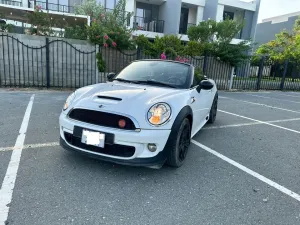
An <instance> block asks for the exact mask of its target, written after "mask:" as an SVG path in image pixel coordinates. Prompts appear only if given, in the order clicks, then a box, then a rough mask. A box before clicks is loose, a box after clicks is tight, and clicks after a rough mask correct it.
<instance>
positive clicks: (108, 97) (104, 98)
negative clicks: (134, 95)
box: [97, 95, 122, 102]
mask: <svg viewBox="0 0 300 225" xmlns="http://www.w3.org/2000/svg"><path fill="white" fill-rule="evenodd" d="M97 98H98V99H103V100H113V101H118V102H120V101H122V99H121V98H117V97H110V96H103V95H98V96H97Z"/></svg>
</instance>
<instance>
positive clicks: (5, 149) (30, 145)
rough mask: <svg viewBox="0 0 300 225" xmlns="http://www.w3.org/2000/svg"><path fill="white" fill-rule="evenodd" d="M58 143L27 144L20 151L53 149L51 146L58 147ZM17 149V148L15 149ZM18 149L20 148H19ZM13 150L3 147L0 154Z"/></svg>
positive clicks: (12, 148)
mask: <svg viewBox="0 0 300 225" xmlns="http://www.w3.org/2000/svg"><path fill="white" fill-rule="evenodd" d="M58 145H59V143H58V142H48V143H39V144H28V145H24V146H23V148H22V150H25V149H31V148H43V147H53V146H58ZM17 149H18V148H17ZM19 149H20V148H19ZM12 150H14V147H4V148H0V152H7V151H12Z"/></svg>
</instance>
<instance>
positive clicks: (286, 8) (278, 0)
mask: <svg viewBox="0 0 300 225" xmlns="http://www.w3.org/2000/svg"><path fill="white" fill-rule="evenodd" d="M293 12H300V0H261V3H260V11H259V15H258V23H261V20H262V19H266V18H269V17H274V16H280V15H283V14H287V13H293Z"/></svg>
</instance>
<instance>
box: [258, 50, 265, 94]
mask: <svg viewBox="0 0 300 225" xmlns="http://www.w3.org/2000/svg"><path fill="white" fill-rule="evenodd" d="M264 61H265V57H264V56H263V57H261V60H260V64H259V69H258V75H257V76H258V79H257V83H256V90H259V89H260V83H261V78H262V73H263V69H264Z"/></svg>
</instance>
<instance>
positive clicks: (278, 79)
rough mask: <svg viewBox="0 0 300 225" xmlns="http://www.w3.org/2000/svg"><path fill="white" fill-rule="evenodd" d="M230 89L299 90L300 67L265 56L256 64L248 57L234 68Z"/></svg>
mask: <svg viewBox="0 0 300 225" xmlns="http://www.w3.org/2000/svg"><path fill="white" fill-rule="evenodd" d="M232 89H238V90H294V91H300V67H299V66H298V64H297V63H292V62H289V61H286V62H282V63H279V62H271V61H270V60H268V59H267V58H265V57H262V58H261V59H260V62H259V63H258V64H254V63H253V62H251V60H250V59H249V60H248V61H245V62H243V63H242V64H241V65H240V66H239V67H237V68H235V73H234V77H233V85H232Z"/></svg>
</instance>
